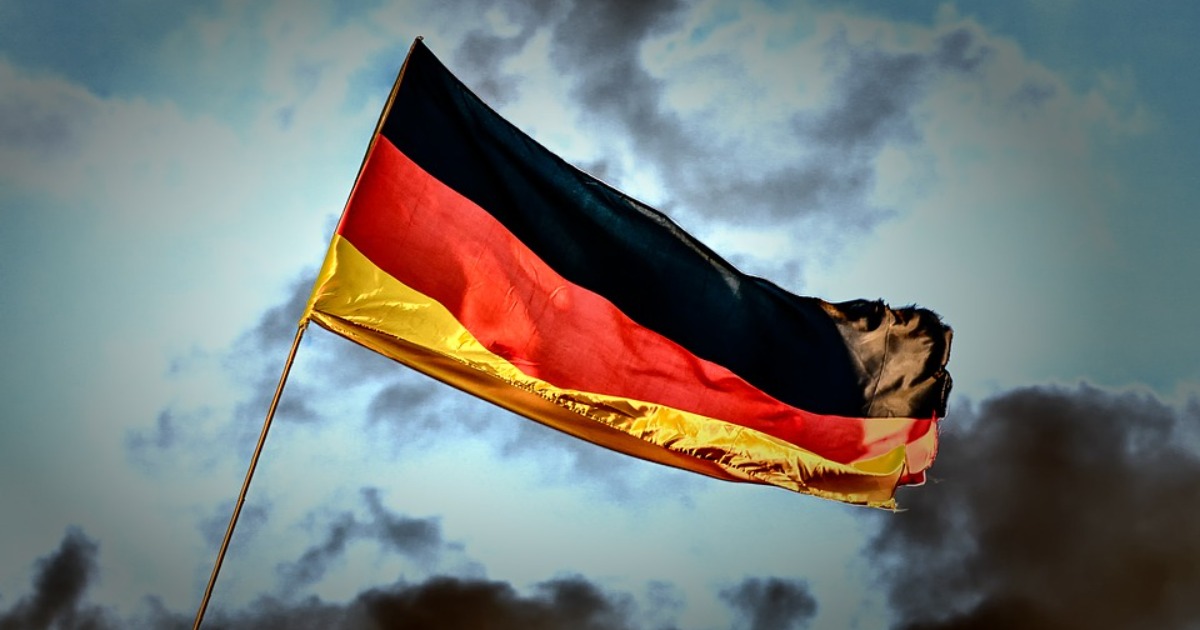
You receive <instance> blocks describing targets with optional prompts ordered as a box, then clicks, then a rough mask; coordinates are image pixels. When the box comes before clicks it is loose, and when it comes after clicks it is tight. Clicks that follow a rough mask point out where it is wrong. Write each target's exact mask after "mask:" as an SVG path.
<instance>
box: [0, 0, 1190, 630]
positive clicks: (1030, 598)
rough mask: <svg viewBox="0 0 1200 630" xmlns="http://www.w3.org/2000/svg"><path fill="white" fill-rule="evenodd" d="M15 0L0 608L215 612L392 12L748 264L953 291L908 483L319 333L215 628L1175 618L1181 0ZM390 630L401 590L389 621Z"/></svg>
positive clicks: (2, 100) (601, 166) (1154, 623)
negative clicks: (453, 383)
mask: <svg viewBox="0 0 1200 630" xmlns="http://www.w3.org/2000/svg"><path fill="white" fill-rule="evenodd" d="M1136 6H1138V5H1135V4H1132V3H1125V2H1118V1H1115V0H1114V1H1111V2H1110V1H1106V2H1078V1H1075V0H1059V1H1056V2H1035V1H1033V0H1028V1H1026V0H1018V1H1014V2H1006V3H997V2H944V3H936V2H925V1H921V0H912V1H905V2H877V3H876V2H866V1H861V2H859V1H852V2H837V3H835V2H824V1H818V0H812V1H808V2H804V1H800V0H797V1H795V2H780V1H777V0H762V1H761V2H743V1H735V0H727V1H722V0H697V1H692V2H688V1H684V0H677V1H671V0H647V1H644V2H628V3H624V2H583V1H582V0H577V1H575V2H569V1H565V0H564V1H563V2H552V1H549V0H538V1H531V2H516V1H507V2H495V3H472V2H469V1H468V0H455V1H451V2H447V1H430V2H417V1H406V2H396V3H386V2H348V1H345V0H343V1H337V2H334V1H331V2H327V3H319V2H292V1H285V0H277V1H275V2H258V3H241V2H220V1H216V0H213V1H208V2H194V3H189V4H186V5H185V4H184V3H159V2H149V1H146V0H111V1H109V2H76V1H70V2H57V3H44V2H32V1H30V2H24V1H13V0H0V219H2V223H0V225H2V227H0V286H2V287H3V295H4V297H3V300H4V301H3V311H2V315H0V317H2V318H3V323H4V325H3V327H2V328H0V357H3V360H2V361H0V374H2V375H3V377H2V380H0V396H2V397H3V406H2V407H0V408H2V409H3V412H2V422H0V515H2V516H0V629H9V628H44V627H53V628H84V627H88V628H103V629H107V628H139V627H146V628H183V627H190V623H191V619H192V617H193V616H194V615H195V610H196V607H197V605H198V604H199V600H200V597H201V595H202V593H203V588H204V584H205V582H206V580H207V578H208V574H209V572H210V570H211V568H212V562H213V559H214V555H215V551H216V548H217V546H218V544H219V542H220V538H221V535H222V533H223V532H224V527H225V524H226V522H227V520H228V518H229V513H230V510H231V509H232V505H233V502H234V498H235V497H236V494H237V490H238V487H239V484H240V483H241V479H242V476H243V475H244V473H245V468H246V465H247V463H248V461H249V456H250V452H251V450H252V448H253V445H254V440H255V438H256V436H257V434H258V431H259V429H260V427H261V421H262V417H263V414H264V413H265V411H266V407H267V403H268V400H269V398H270V394H271V390H272V389H273V387H274V384H275V381H276V380H277V379H278V375H279V370H280V368H281V366H282V363H283V360H284V357H285V354H286V351H287V347H288V344H289V343H290V341H291V338H292V334H293V332H294V330H295V325H296V321H297V318H298V317H299V316H300V313H301V310H302V305H303V303H304V301H305V299H306V298H307V294H308V291H309V289H310V288H311V285H312V281H313V279H314V274H315V271H316V268H317V267H318V265H319V264H320V262H321V259H322V258H323V256H324V252H325V246H326V244H327V242H328V239H329V237H330V234H331V231H332V228H333V225H334V221H335V220H336V217H337V215H338V214H339V213H340V211H341V208H342V205H343V203H344V202H345V199H346V196H347V194H348V193H349V190H350V186H351V185H352V183H353V179H354V176H355V173H356V171H357V169H358V166H359V163H360V160H361V159H362V155H363V152H364V150H365V148H366V144H367V142H368V140H369V136H370V133H371V131H372V129H373V127H374V124H375V120H376V118H377V116H378V113H379V110H380V108H381V106H382V104H383V101H384V99H385V98H386V95H387V92H388V89H389V87H390V85H391V82H392V80H393V78H394V76H395V73H396V70H397V69H398V67H399V64H400V63H401V61H402V59H403V56H404V53H405V51H406V50H407V48H408V46H409V44H410V43H411V42H412V39H413V38H414V37H416V36H417V35H423V36H424V37H425V41H426V44H427V45H428V46H429V48H430V49H431V50H432V51H433V52H434V53H435V54H436V55H438V56H439V57H440V58H441V59H442V60H443V61H444V62H445V63H446V64H447V65H448V66H449V67H450V68H451V69H452V70H453V71H454V72H455V73H456V74H457V75H458V76H459V77H460V78H462V79H463V80H464V81H465V82H466V83H467V84H468V85H469V86H472V87H473V89H475V91H476V92H477V93H478V94H480V96H482V97H483V98H484V99H485V100H486V101H487V102H488V103H490V104H491V105H492V106H493V107H495V108H496V109H497V110H498V111H499V112H501V114H502V115H504V116H505V117H507V118H508V119H510V120H512V121H513V122H514V123H516V124H517V125H518V126H519V127H521V128H522V129H524V130H526V131H527V132H528V133H530V134H531V135H533V136H534V137H535V138H537V139H538V140H539V141H540V142H542V143H543V144H545V145H547V146H548V147H550V148H551V149H552V150H554V151H555V152H557V153H559V154H560V155H562V156H564V157H565V158H567V159H568V160H569V161H571V162H572V163H574V164H576V165H578V166H580V167H581V168H584V169H585V170H588V171H589V172H592V173H593V174H595V175H597V176H599V177H601V178H602V179H604V180H606V181H608V182H610V183H612V184H614V185H615V186H617V187H619V188H621V189H623V190H625V191H626V192H628V193H630V194H632V195H634V196H635V197H638V198H640V199H642V200H643V201H645V202H647V203H649V204H651V205H653V206H655V207H657V208H659V209H661V210H663V211H664V212H666V213H667V214H669V215H670V216H671V217H672V218H674V219H675V220H676V221H678V222H679V223H680V224H682V225H683V226H684V227H685V228H686V229H688V230H690V231H692V232H693V233H694V234H696V235H697V236H699V237H700V238H701V239H702V240H704V241H705V242H706V243H708V244H709V245H711V246H712V247H713V248H714V249H716V250H717V251H718V252H720V253H721V254H722V255H724V256H726V257H727V258H729V259H730V260H732V261H733V262H735V264H737V265H738V266H740V267H741V268H743V269H745V270H746V271H748V272H751V273H754V274H757V275H762V276H765V277H767V278H770V279H771V280H773V281H775V282H777V283H779V284H780V285H782V286H784V287H786V288H788V289H791V290H793V291H795V292H798V293H802V294H807V295H816V296H820V297H824V298H827V299H830V300H847V299H854V298H884V299H886V300H888V301H889V302H891V303H893V304H896V305H903V304H910V303H918V304H920V305H922V306H925V307H928V308H931V309H933V310H935V311H937V312H939V313H940V314H941V315H942V316H943V317H944V318H945V320H946V321H947V322H949V323H950V324H951V325H952V326H953V327H954V328H955V345H954V348H953V350H952V355H951V360H950V370H951V372H952V373H953V374H954V377H955V391H954V395H953V397H952V400H951V404H950V409H949V417H948V418H946V419H945V420H944V422H943V424H942V435H943V443H942V449H941V452H940V456H939V460H938V463H937V464H936V465H935V467H934V469H933V471H932V477H933V481H932V482H931V483H929V484H927V485H926V486H924V487H920V488H913V489H908V490H905V491H904V492H902V493H901V495H900V496H899V500H900V503H901V505H902V507H904V508H906V511H904V512H901V513H898V514H893V513H888V512H882V511H876V510H870V509H865V508H856V507H850V506H844V505H840V504H836V503H832V502H829V501H823V500H820V499H816V498H812V497H807V496H799V495H795V494H791V493H788V492H786V491H783V490H779V489H773V488H766V487H751V486H743V485H738V484H731V483H726V482H720V481H715V480H710V479H707V478H701V477H698V476H695V475H689V474H687V473H683V472H679V471H674V470H669V469H665V468H662V467H657V466H654V465H651V464H647V463H643V462H640V461H636V460H633V459H629V458H625V457H622V456H619V455H615V454H612V453H609V452H607V451H604V450H601V449H599V448H595V447H591V446H589V445H587V444H584V443H580V442H576V441H572V440H571V439H569V438H565V437H562V436H560V435H558V434H556V433H554V432H552V431H550V430H548V429H544V428H542V427H540V426H539V425H535V424H534V423H531V422H529V421H526V420H523V419H521V418H518V417H515V416H513V415H511V414H508V413H505V412H502V411H500V410H498V409H496V408H493V407H491V406H489V405H487V404H485V403H482V402H479V401H477V400H474V399H471V398H469V397H466V396H464V395H462V394H459V393H457V392H455V391H452V390H449V389H448V388H446V387H444V386H442V385H440V384H437V383H435V382H433V381H431V380H429V379H427V378H424V377H421V376H418V375H415V374H413V373H411V372H408V371H406V370H405V369H403V368H401V367H400V366H398V365H395V364H393V363H391V362H389V361H387V360H385V359H381V358H379V357H377V356H375V355H372V354H371V353H369V352H367V351H365V350H362V349H360V348H358V347H355V346H353V345H351V344H350V343H348V342H346V341H343V340H341V339H337V338H335V337H333V336H332V335H330V334H328V333H326V332H325V331H323V330H320V329H317V328H315V327H314V328H311V329H310V330H309V332H308V334H307V336H306V338H305V340H304V343H303V345H302V347H301V348H300V352H299V356H298V358H297V362H296V366H295V369H294V371H293V374H292V378H291V380H290V381H289V384H288V389H287V391H286V393H285V395H284V399H283V403H282V405H281V408H280V412H279V415H278V416H277V419H276V423H275V425H274V427H273V429H272V432H271V435H270V439H269V440H268V443H267V447H266V450H265V452H264V455H263V460H262V462H261V464H260V466H259V469H258V472H257V473H256V477H255V481H254V485H253V487H252V489H251V492H250V495H249V498H248V501H247V504H246V508H245V510H244V512H243V514H242V518H241V521H240V523H239V526H238V530H237V534H236V536H235V538H234V542H233V545H232V548H231V551H230V555H229V557H228V558H227V560H226V563H225V566H224V568H223V569H222V573H221V579H220V581H219V583H218V585H217V588H216V591H215V593H214V596H213V603H212V605H211V607H210V609H209V613H208V617H207V621H208V623H207V626H211V627H213V628H263V627H265V628H273V627H279V628H285V627H286V628H306V627H312V628H324V627H346V628H376V627H405V628H477V627H482V626H481V624H482V623H483V622H484V620H487V621H488V622H490V623H491V624H493V625H490V626H487V627H491V628H535V629H537V628H656V629H657V628H687V629H691V628H696V629H718V628H720V629H725V628H739V629H740V628H745V629H755V630H759V629H763V630H765V629H787V628H834V629H840V628H862V629H873V628H886V627H895V628H949V627H954V628H965V627H970V628H976V627H1022V628H1075V627H1079V628H1085V627H1086V628H1092V627H1100V626H1103V627H1114V628H1117V627H1120V628H1123V627H1153V628H1183V627H1191V628H1194V627H1196V626H1197V624H1200V603H1198V602H1197V600H1196V599H1195V597H1194V593H1195V592H1198V591H1200V537H1197V536H1196V532H1198V531H1200V508H1198V507H1197V506H1198V505H1200V360H1197V357H1200V326H1196V325H1195V324H1194V323H1193V321H1192V320H1193V319H1194V317H1195V314H1196V313H1197V312H1200V290H1198V289H1200V286H1198V283H1197V280H1196V279H1195V278H1196V277H1197V275H1198V272H1200V247H1197V245H1196V240H1197V238H1198V237H1200V212H1198V211H1197V210H1198V208H1197V201H1196V200H1197V199H1198V198H1200V180H1198V179H1197V177H1196V173H1198V172H1200V143H1197V142H1196V138H1198V137H1200V117H1198V116H1195V115H1194V114H1193V110H1194V108H1195V103H1196V102H1197V100H1198V99H1200V82H1198V81H1197V76H1198V75H1196V73H1195V72H1194V69H1195V68H1196V67H1198V66H1200V47H1197V46H1196V45H1195V44H1194V43H1193V42H1194V32H1193V31H1194V26H1195V24H1197V23H1200V8H1197V7H1200V5H1195V4H1193V3H1185V2H1162V3H1156V4H1155V6H1154V8H1153V10H1152V11H1151V10H1149V9H1140V8H1135V7H1136ZM389 624H392V625H389Z"/></svg>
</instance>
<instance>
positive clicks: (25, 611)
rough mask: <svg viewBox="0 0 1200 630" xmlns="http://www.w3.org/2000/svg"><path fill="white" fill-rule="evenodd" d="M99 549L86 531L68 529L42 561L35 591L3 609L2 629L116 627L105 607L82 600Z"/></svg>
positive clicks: (96, 628)
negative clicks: (56, 547) (53, 549)
mask: <svg viewBox="0 0 1200 630" xmlns="http://www.w3.org/2000/svg"><path fill="white" fill-rule="evenodd" d="M98 550H99V546H98V545H97V544H96V542H95V541H93V540H91V539H89V538H88V537H87V536H86V535H84V533H83V532H82V531H80V530H78V529H74V528H72V529H70V530H68V531H67V534H66V536H64V537H63V540H62V543H61V544H60V545H59V547H58V549H57V550H56V551H54V552H53V553H52V554H50V555H49V556H46V557H45V558H42V559H41V560H39V561H38V563H37V566H36V567H35V569H34V575H33V592H32V593H30V594H29V595H27V596H26V597H23V598H21V599H20V600H18V601H17V602H16V603H15V604H13V606H12V607H11V608H10V609H9V610H7V611H0V630H28V629H31V628H60V629H62V630H70V629H84V628H92V629H95V630H101V629H103V628H115V627H116V626H115V625H112V624H111V623H110V622H109V621H108V619H109V617H108V615H107V613H106V611H105V610H103V609H101V608H98V607H95V606H90V605H87V604H84V603H83V602H82V600H83V594H84V591H86V590H87V587H88V586H89V585H90V583H91V581H92V580H93V579H94V578H95V576H96V573H97V565H96V554H97V552H98ZM10 568H11V567H10Z"/></svg>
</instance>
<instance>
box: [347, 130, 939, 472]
mask: <svg viewBox="0 0 1200 630" xmlns="http://www.w3.org/2000/svg"><path fill="white" fill-rule="evenodd" d="M338 233H339V234H341V235H342V236H343V237H344V238H346V239H347V240H348V241H350V242H351V243H353V244H354V246H355V247H356V248H357V249H358V250H359V251H360V252H362V253H363V255H365V256H366V257H367V258H369V259H370V260H371V261H372V262H373V263H374V264H375V265H377V266H378V267H379V268H380V269H382V270H383V271H385V272H387V273H388V274H390V275H391V276H393V277H394V278H396V279H397V280H399V281H400V282H403V283H404V284H406V285H408V286H410V287H412V288H413V289H416V290H417V291H420V292H421V293H424V294H425V295H428V296H430V297H431V298H433V299H435V300H437V301H438V302H439V303H441V304H442V305H443V306H445V307H446V308H447V309H448V310H449V311H450V312H451V313H453V314H454V316H455V318H457V319H458V321H459V322H461V323H462V324H463V326H464V327H465V328H466V329H467V330H469V331H470V332H471V333H472V334H473V335H474V336H475V337H476V338H477V339H478V340H479V341H480V342H481V343H483V344H484V346H486V347H487V348H488V349H489V350H490V351H492V352H494V353H495V354H497V355H499V356H501V357H503V358H505V359H506V360H508V361H510V362H512V363H513V365H515V366H516V367H517V368H518V369H520V370H521V371H522V372H523V373H525V374H527V375H529V376H532V377H535V378H538V379H541V380H544V381H546V382H548V383H551V384H554V385H556V386H558V387H562V388H567V389H576V390H581V391H589V392H596V393H600V394H607V395H611V396H621V397H626V398H631V399H635V400H642V401H647V402H655V403H660V404H663V405H666V406H669V407H674V408H677V409H681V410H685V411H689V412H692V413H696V414H700V415H704V416H708V417H712V418H719V419H722V420H725V421H727V422H731V423H734V424H737V425H740V426H744V427H749V428H753V429H756V430H758V431H762V432H763V433H766V434H768V435H772V436H775V437H778V438H780V439H783V440H786V441H788V442H791V443H793V444H796V445H798V446H801V447H803V448H805V449H807V450H809V451H812V452H814V453H816V454H818V455H821V456H823V457H826V458H829V459H832V460H835V461H840V462H851V461H855V460H858V459H862V458H866V457H872V456H876V455H880V454H882V453H885V452H887V451H888V450H890V449H892V448H895V447H896V446H898V445H901V444H905V443H907V442H910V441H912V440H915V439H916V438H917V437H920V436H923V435H925V434H927V433H928V432H929V431H931V430H934V426H933V425H934V423H933V422H932V421H931V420H929V419H922V420H918V419H903V418H871V419H862V418H844V417H838V416H825V415H819V414H813V413H810V412H806V411H804V410H800V409H796V408H794V407H791V406H788V405H786V404H784V403H782V402H780V401H778V400H776V399H774V398H772V397H770V396H768V395H767V394H765V393H763V392H762V391H761V390H759V389H757V388H755V387H754V386H752V385H750V384H749V383H747V382H746V381H744V380H743V379H741V378H740V377H738V376H737V375H735V374H733V373H732V372H730V371H729V370H727V369H725V368H723V367H721V366H719V365H716V364H714V363H711V362H709V361H706V360H703V359H701V358H699V357H696V356H695V355H693V354H692V353H691V352H689V351H688V350H687V349H685V348H683V347H682V346H680V345H678V344H676V343H675V342H673V341H671V340H670V339H667V338H666V337H663V336H662V335H659V334H658V333H655V332H653V331H651V330H649V329H646V328H644V327H642V326H640V325H638V324H637V323H636V322H634V321H632V320H631V319H629V318H628V317H626V316H625V314H624V313H622V312H621V311H620V310H619V309H617V308H616V307H615V306H614V305H613V304H612V303H610V302H609V301H608V300H606V299H604V298H603V297H601V296H599V295H597V294H595V293H592V292H590V291H588V290H586V289H583V288H581V287H579V286H577V285H574V284H572V283H570V282H568V281H567V280H565V279H564V278H563V277H562V276H560V275H559V274H558V273H556V272H555V271H554V270H553V269H551V268H550V267H549V266H547V265H546V264H545V263H544V262H543V261H542V260H541V259H540V258H538V257H537V256H536V255H535V254H533V253H532V252H531V251H530V250H529V249H528V248H527V247H526V246H525V245H524V244H522V243H521V242H520V241H519V240H518V239H517V238H516V237H515V236H513V234H512V233H511V232H509V231H508V230H507V229H506V228H505V227H504V226H502V225H501V224H500V223H499V222H497V221H496V220H495V219H494V218H493V217H492V216H491V215H490V214H489V213H487V212H486V211H484V210H483V209H481V208H479V207H478V206H476V205H475V204H474V203H473V202H471V201H470V200H468V199H466V198H464V197H462V196H461V195H459V194H458V193H457V192H455V191H454V190H452V189H450V188H448V187H447V186H445V185H444V184H442V183H441V182H440V181H438V180H437V179H435V178H433V177H432V176H430V175H429V174H427V173H426V172H425V171H423V170H422V169H421V168H420V167H419V166H417V165H416V164H414V163H413V162H412V161H411V160H409V159H408V158H407V157H406V156H405V155H404V154H403V153H401V152H400V151H399V150H397V149H396V148H395V147H394V146H393V145H392V144H391V143H390V142H389V141H388V140H387V138H384V137H379V138H378V139H377V141H376V143H375V146H374V148H373V150H372V152H371V155H370V156H369V158H368V161H367V164H366V167H365V169H364V170H363V173H362V176H361V178H360V180H359V182H358V184H357V186H356V188H355V191H354V193H353V197H352V199H351V206H350V208H349V210H348V211H347V212H346V214H345V216H344V218H343V223H342V224H341V225H339V226H338ZM583 236H584V237H585V236H586V235H583ZM868 425H869V426H868ZM929 463H930V462H927V461H913V462H911V463H910V470H911V471H912V472H916V470H920V469H922V468H924V467H925V466H927V465H928V464H929Z"/></svg>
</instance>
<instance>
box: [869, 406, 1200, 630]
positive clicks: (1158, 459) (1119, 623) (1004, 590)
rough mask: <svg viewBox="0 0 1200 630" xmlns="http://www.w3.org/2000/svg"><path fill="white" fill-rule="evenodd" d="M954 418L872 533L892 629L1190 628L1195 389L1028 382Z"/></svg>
mask: <svg viewBox="0 0 1200 630" xmlns="http://www.w3.org/2000/svg"><path fill="white" fill-rule="evenodd" d="M956 416H958V417H956V418H955V420H954V423H953V424H951V425H947V427H946V430H945V432H944V434H943V440H942V444H941V447H940V448H939V457H938V462H937V465H936V466H935V467H934V469H933V473H934V475H935V476H936V477H937V480H936V481H935V482H934V483H931V484H929V485H928V486H926V487H923V488H918V489H914V490H912V491H911V492H908V493H906V494H905V495H904V496H902V497H900V499H901V501H900V502H901V504H902V505H904V506H905V508H906V509H907V511H905V512H902V513H898V514H892V515H886V516H885V517H884V518H883V523H882V527H881V529H880V532H879V534H878V535H877V536H876V538H875V539H874V542H873V556H874V557H875V558H876V559H877V560H878V561H880V562H882V563H883V564H884V565H885V566H886V567H887V568H888V571H887V573H886V575H887V583H888V584H889V589H890V600H891V603H892V605H893V607H894V609H895V611H896V612H897V613H898V614H899V622H898V623H897V627H901V628H911V629H915V628H930V629H932V628H1032V629H1040V628H1047V629H1049V628H1066V629H1071V628H1156V629H1158V628H1162V629H1168V628H1196V627H1200V599H1197V598H1196V597H1195V594H1196V593H1200V535H1197V532H1200V457H1198V455H1197V451H1196V446H1197V445H1196V444H1195V443H1194V442H1191V443H1189V442H1188V441H1187V439H1186V438H1187V437H1188V435H1189V433H1188V432H1189V431H1192V430H1194V427H1195V426H1196V425H1197V423H1200V406H1198V405H1197V402H1196V401H1195V400H1193V401H1192V402H1191V403H1190V404H1189V405H1187V406H1186V407H1185V408H1184V409H1182V410H1175V409H1173V408H1171V407H1168V406H1167V405H1165V404H1163V403H1162V402H1160V401H1159V400H1157V399H1156V398H1154V397H1152V396H1149V395H1134V394H1114V393H1107V392H1104V391H1101V390H1097V389H1092V388H1089V387H1080V388H1079V389H1075V390H1064V389H1054V388H1030V389H1022V390H1016V391H1012V392H1009V393H1006V394H1003V395H1000V396H997V397H995V398H992V399H990V400H988V401H986V402H984V403H983V404H982V405H980V406H979V408H978V410H969V409H966V410H961V412H960V413H958V414H956ZM962 425H966V426H962ZM956 427H958V428H956ZM1189 449H1190V450H1189Z"/></svg>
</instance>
